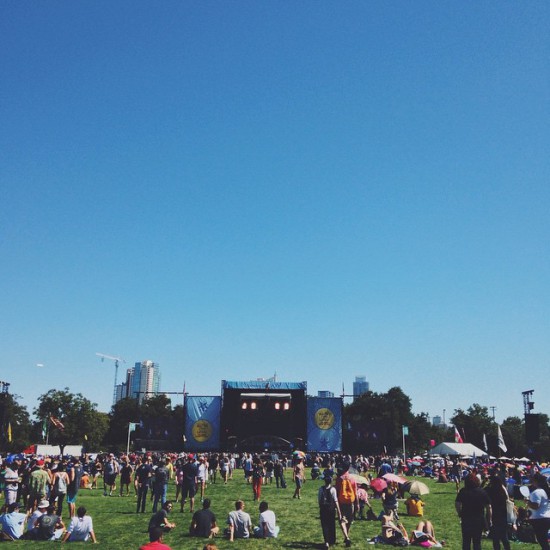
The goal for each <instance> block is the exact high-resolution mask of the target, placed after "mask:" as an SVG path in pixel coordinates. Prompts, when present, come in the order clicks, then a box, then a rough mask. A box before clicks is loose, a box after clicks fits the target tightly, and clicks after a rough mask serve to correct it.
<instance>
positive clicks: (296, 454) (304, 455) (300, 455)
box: [292, 451, 306, 458]
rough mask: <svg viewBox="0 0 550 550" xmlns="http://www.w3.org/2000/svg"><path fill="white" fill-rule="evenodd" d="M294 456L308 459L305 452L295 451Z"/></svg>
mask: <svg viewBox="0 0 550 550" xmlns="http://www.w3.org/2000/svg"><path fill="white" fill-rule="evenodd" d="M292 454H293V455H294V456H296V457H298V458H305V457H306V453H304V451H294V452H293V453H292Z"/></svg>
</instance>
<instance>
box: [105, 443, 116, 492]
mask: <svg viewBox="0 0 550 550" xmlns="http://www.w3.org/2000/svg"><path fill="white" fill-rule="evenodd" d="M119 471H120V467H119V465H118V462H117V461H116V460H115V455H114V454H113V453H111V454H110V455H109V459H108V460H107V462H106V463H105V467H104V468H103V496H105V497H106V496H107V489H109V496H112V495H113V491H115V490H116V478H117V476H118V473H119Z"/></svg>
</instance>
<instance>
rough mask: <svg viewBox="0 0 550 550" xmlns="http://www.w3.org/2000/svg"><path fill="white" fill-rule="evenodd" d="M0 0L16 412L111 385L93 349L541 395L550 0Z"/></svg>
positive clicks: (458, 395)
mask: <svg viewBox="0 0 550 550" xmlns="http://www.w3.org/2000/svg"><path fill="white" fill-rule="evenodd" d="M130 14H131V16H129V15H130ZM2 15H3V17H2V18H1V20H0V37H1V38H0V40H1V41H2V46H3V47H2V48H1V51H2V53H1V54H0V55H1V57H2V76H3V78H2V81H1V82H0V94H1V97H2V101H1V102H0V119H1V120H2V127H1V129H0V148H1V150H2V162H1V163H0V182H1V186H0V220H1V221H0V224H1V225H0V227H1V235H2V238H1V240H0V257H1V259H2V261H1V268H0V288H1V289H2V292H1V293H0V310H1V311H2V316H1V317H0V349H1V350H2V361H3V365H5V367H3V368H2V374H1V377H2V379H3V380H6V381H7V382H10V384H11V386H10V391H11V392H12V393H13V394H16V395H20V396H22V400H21V402H22V403H23V404H25V405H26V406H27V407H28V409H29V411H31V412H32V409H33V407H35V406H36V401H37V399H38V397H39V396H40V395H41V394H44V393H46V392H47V391H48V390H49V389H50V388H51V387H52V386H53V387H61V388H63V387H69V388H70V390H71V391H72V392H74V393H82V394H83V395H85V396H86V397H88V398H89V399H90V400H91V401H93V402H96V403H98V405H99V409H100V410H103V411H108V410H109V409H110V407H111V404H112V400H113V379H114V368H115V367H114V365H113V364H112V362H111V361H107V360H106V361H104V362H103V363H102V362H101V361H100V359H99V358H98V356H96V355H95V353H97V352H98V351H100V352H101V353H103V354H108V355H109V356H112V357H121V358H124V359H125V360H126V361H127V362H128V364H127V365H126V367H127V366H128V365H131V364H133V362H135V361H140V360H142V359H143V358H147V357H150V358H154V361H155V362H158V364H159V365H162V377H163V379H162V387H163V389H164V390H165V391H181V389H182V388H183V385H184V384H185V386H186V391H188V392H189V393H190V394H193V395H198V394H205V395H219V391H220V390H219V385H220V381H221V380H223V379H236V380H239V379H242V380H251V379H255V378H258V377H269V376H270V375H271V373H273V372H274V371H276V372H277V373H278V377H279V378H280V379H281V380H291V381H292V380H296V379H297V380H307V381H308V391H310V392H311V394H312V395H315V394H316V392H317V391H320V390H321V391H322V390H327V391H332V392H334V393H335V395H340V394H341V393H342V384H344V385H345V390H346V391H345V393H350V394H351V393H352V384H353V377H354V376H355V375H356V373H365V374H367V377H368V380H369V383H370V385H371V387H372V388H374V389H375V391H377V392H385V391H387V390H388V389H389V388H391V387H393V386H399V387H401V388H402V389H403V391H404V392H405V393H406V394H407V395H408V396H410V398H411V400H412V406H413V411H414V412H416V413H419V412H428V413H429V414H430V415H431V416H433V415H435V414H439V415H442V411H443V409H446V411H447V413H446V415H447V418H450V416H451V415H452V413H453V411H454V410H455V409H467V408H468V407H469V406H470V405H472V404H474V403H479V404H480V405H483V406H486V407H492V406H494V407H496V411H495V412H496V419H497V421H499V420H500V421H501V420H502V419H503V418H506V417H508V416H520V417H521V416H522V415H523V403H522V397H521V392H522V391H524V390H528V389H534V395H533V399H534V402H535V408H534V411H533V412H540V413H545V414H550V396H549V395H548V392H546V391H545V388H546V385H547V384H546V379H547V376H548V374H547V373H548V367H549V361H550V338H548V335H549V334H550V316H549V315H548V311H550V286H549V285H548V281H549V280H550V244H549V243H550V216H548V212H550V186H549V185H548V181H549V177H548V176H549V174H550V155H548V137H549V132H548V124H547V120H548V119H549V118H550V102H549V101H548V97H550V83H549V80H548V78H547V74H548V51H549V49H550V35H549V33H548V31H547V29H548V27H549V26H550V4H549V3H544V2H534V3H524V4H517V3H499V4H496V3H495V4H491V3H486V4H476V5H473V4H472V5H462V4H452V3H441V2H436V1H435V0H427V1H426V2H423V3H408V2H405V1H400V0H396V1H394V2H389V3H365V2H360V1H358V0H351V1H350V2H346V3H330V2H327V3H313V2H307V1H306V2H303V3H298V4H296V3H286V4H285V3H262V2H260V3H258V2H253V1H250V0H238V1H237V2H235V3H219V2H211V1H208V0H207V1H206V2H201V3H185V2H184V3H181V2H176V1H174V0H166V1H165V2H163V3H162V4H159V5H157V4H155V5H152V4H150V3H147V2H144V1H143V0H135V1H132V2H128V1H127V0H122V1H121V2H116V3H112V2H107V1H106V0H97V1H95V2H78V3H75V2H69V1H67V0H60V2H58V3H33V4H32V5H31V6H29V5H28V4H25V3H18V2H8V3H5V5H3V11H2ZM124 368H125V366H124V364H123V363H121V364H120V369H121V370H123V369H124ZM119 374H121V373H119Z"/></svg>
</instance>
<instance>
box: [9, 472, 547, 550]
mask: <svg viewBox="0 0 550 550" xmlns="http://www.w3.org/2000/svg"><path fill="white" fill-rule="evenodd" d="M306 475H307V481H306V483H305V484H304V487H303V489H302V498H301V499H300V500H298V499H293V498H292V495H293V493H294V484H293V483H292V479H291V478H292V472H291V470H287V472H286V476H285V477H286V479H287V483H288V488H287V489H277V487H276V485H275V481H273V483H272V484H268V485H264V486H263V487H262V495H261V500H266V501H267V502H268V503H269V508H270V509H272V510H273V511H274V512H275V515H276V516H277V524H278V525H279V526H280V527H281V532H280V534H279V537H278V538H277V539H267V540H262V539H253V538H251V539H249V540H236V541H235V542H229V541H228V540H227V539H224V538H223V537H221V536H219V537H217V538H215V539H214V541H213V542H214V543H215V544H216V546H217V547H218V548H219V549H220V550H222V549H229V548H247V549H250V550H256V549H259V548H270V549H277V548H281V549H286V548H298V549H310V548H311V549H313V548H321V546H322V544H323V536H322V533H321V525H320V521H319V507H318V505H317V491H318V489H319V487H320V486H321V485H322V484H323V482H322V481H319V480H316V481H313V480H311V478H310V470H309V468H308V469H307V471H306ZM408 479H410V480H413V479H420V480H422V481H423V482H425V483H426V484H427V485H428V486H429V488H430V494H428V495H424V496H423V497H422V499H423V500H424V502H425V508H424V519H429V520H430V521H431V522H432V523H433V524H434V527H435V534H436V537H437V539H438V540H445V543H446V544H445V548H448V549H450V550H460V549H461V546H462V539H461V535H460V523H459V520H458V517H457V515H456V512H455V508H454V501H455V497H456V489H455V485H454V483H446V484H441V483H436V482H435V481H434V480H431V479H426V478H412V477H411V478H408ZM216 481H217V482H216V483H209V484H208V487H207V489H206V493H205V496H206V497H208V498H210V499H211V501H212V505H211V510H212V511H213V512H214V514H215V515H216V518H217V522H218V525H219V526H220V531H221V532H223V529H224V528H225V526H226V519H227V514H228V513H229V512H230V511H231V510H233V509H234V503H235V501H236V500H237V499H241V500H243V501H244V502H245V505H246V507H245V511H246V512H248V513H249V514H250V516H251V518H252V523H253V525H257V524H258V516H259V512H258V504H259V503H258V502H254V501H253V497H252V485H249V484H247V483H246V482H245V480H244V474H243V471H242V470H236V471H235V472H234V475H233V479H232V480H230V481H229V482H228V484H227V485H224V484H223V482H221V480H220V479H219V477H218V479H217V480H216ZM99 485H100V487H101V480H100V484H99ZM131 489H132V492H131V493H130V496H123V497H119V496H112V497H104V496H103V491H102V490H101V489H99V490H97V489H96V490H93V491H91V490H88V489H81V490H80V492H79V495H78V499H77V507H78V506H81V505H83V506H85V507H86V508H87V510H88V514H89V515H91V516H92V519H93V522H94V530H95V533H96V536H97V539H98V542H99V544H98V545H95V546H94V547H98V546H99V547H102V548H108V549H112V550H137V549H138V548H139V547H140V546H141V545H142V544H145V543H146V542H148V540H149V538H148V534H147V525H148V523H149V519H150V518H151V515H152V512H151V509H152V502H151V501H150V500H149V498H148V504H147V509H146V512H145V513H144V514H137V513H136V498H135V495H134V493H133V487H132V488H131ZM117 494H118V487H117ZM175 494H176V487H175V484H174V482H173V481H171V482H170V485H169V490H168V498H169V499H170V500H172V501H173V500H174V498H175ZM371 504H372V506H373V509H374V512H375V513H376V514H378V513H379V512H380V510H381V509H382V505H381V501H380V500H377V499H373V500H371ZM200 508H201V502H200V496H197V498H196V503H195V510H197V509H200ZM179 509H180V505H179V503H178V504H175V505H174V509H173V511H172V512H171V514H170V521H172V522H175V523H176V528H175V529H174V530H173V531H171V532H170V533H167V534H166V535H165V536H164V543H165V544H167V545H168V546H170V547H171V548H172V549H174V550H176V549H179V548H189V549H199V550H200V549H202V547H203V546H204V544H205V543H206V542H207V539H200V538H195V537H190V536H189V524H190V522H191V514H190V512H189V503H187V504H186V507H185V511H184V513H180V511H179ZM405 512H406V508H405V506H404V504H403V503H402V502H400V504H399V516H400V519H401V522H402V523H403V524H404V525H405V527H406V529H407V531H408V532H409V533H410V531H411V529H414V527H415V526H416V525H417V523H418V521H419V519H421V518H417V517H409V516H407V515H406V514H405ZM63 521H64V522H65V525H68V523H69V519H68V510H67V506H66V505H65V506H64V513H63ZM379 533H380V522H379V521H355V522H354V523H353V526H352V528H351V533H350V538H351V540H352V543H353V545H352V548H367V547H369V548H373V545H372V544H370V545H369V543H368V541H367V539H371V538H373V537H375V536H376V535H378V534H379ZM12 544H13V545H15V546H19V547H23V546H24V547H32V548H36V549H41V548H52V545H57V544H60V543H59V542H33V541H16V542H14V543H12ZM73 544H77V543H73ZM88 544H91V542H90V543H88ZM511 545H512V547H513V548H514V547H515V548H517V549H518V550H519V548H521V549H522V550H536V549H538V548H540V547H539V545H537V544H525V543H515V542H512V543H511ZM79 546H80V545H79ZM376 546H378V547H381V548H391V547H390V546H388V545H382V544H377V545H376ZM337 547H339V548H344V544H343V536H342V533H341V531H340V530H339V529H337ZM482 547H483V549H484V550H489V549H492V541H491V540H490V539H483V541H482ZM415 548H421V547H415Z"/></svg>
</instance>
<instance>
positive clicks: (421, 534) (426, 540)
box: [409, 520, 443, 548]
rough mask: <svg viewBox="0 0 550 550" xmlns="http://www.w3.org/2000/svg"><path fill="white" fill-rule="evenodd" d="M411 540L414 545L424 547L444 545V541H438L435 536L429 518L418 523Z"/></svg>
mask: <svg viewBox="0 0 550 550" xmlns="http://www.w3.org/2000/svg"><path fill="white" fill-rule="evenodd" d="M409 542H410V544H412V545H414V546H423V547H424V548H431V547H434V548H441V547H442V546H443V543H442V542H438V541H437V539H436V538H435V531H434V527H433V525H432V522H431V521H429V520H426V521H420V522H419V523H418V525H417V526H416V529H415V530H414V531H412V533H411V536H410V538H409Z"/></svg>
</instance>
